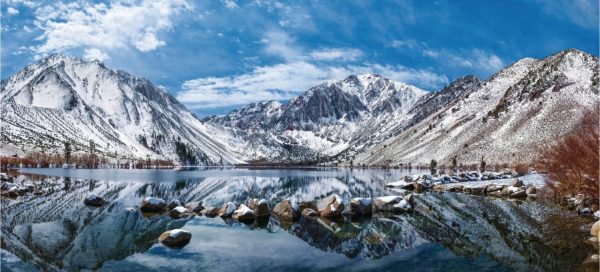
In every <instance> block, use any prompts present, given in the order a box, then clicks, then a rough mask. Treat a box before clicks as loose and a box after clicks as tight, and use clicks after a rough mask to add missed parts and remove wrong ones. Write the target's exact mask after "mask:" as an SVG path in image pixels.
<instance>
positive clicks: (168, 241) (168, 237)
mask: <svg viewBox="0 0 600 272" xmlns="http://www.w3.org/2000/svg"><path fill="white" fill-rule="evenodd" d="M191 239H192V233H191V232H189V231H187V230H183V229H173V230H169V231H166V232H164V233H163V234H161V235H160V236H159V237H158V241H159V242H161V243H162V244H163V245H165V246H168V247H174V248H181V247H184V246H186V245H187V244H188V243H189V242H190V240H191Z"/></svg>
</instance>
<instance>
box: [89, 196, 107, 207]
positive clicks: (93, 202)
mask: <svg viewBox="0 0 600 272" xmlns="http://www.w3.org/2000/svg"><path fill="white" fill-rule="evenodd" d="M104 203H106V201H104V199H103V198H101V197H99V196H97V195H96V194H93V193H92V194H89V195H87V196H86V197H85V199H83V204H85V205H88V206H95V207H99V206H102V205H104Z"/></svg>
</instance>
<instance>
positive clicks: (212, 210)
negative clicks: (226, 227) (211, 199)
mask: <svg viewBox="0 0 600 272" xmlns="http://www.w3.org/2000/svg"><path fill="white" fill-rule="evenodd" d="M220 210H221V209H220V208H218V207H213V206H206V208H204V209H202V215H204V216H206V217H217V216H218V215H219V211H220Z"/></svg>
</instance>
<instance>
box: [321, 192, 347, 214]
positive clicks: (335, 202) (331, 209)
mask: <svg viewBox="0 0 600 272" xmlns="http://www.w3.org/2000/svg"><path fill="white" fill-rule="evenodd" d="M317 206H319V214H320V215H321V216H322V217H338V216H342V213H343V212H344V203H342V198H341V197H340V196H338V195H331V196H328V197H326V198H325V199H323V200H321V201H320V205H317Z"/></svg>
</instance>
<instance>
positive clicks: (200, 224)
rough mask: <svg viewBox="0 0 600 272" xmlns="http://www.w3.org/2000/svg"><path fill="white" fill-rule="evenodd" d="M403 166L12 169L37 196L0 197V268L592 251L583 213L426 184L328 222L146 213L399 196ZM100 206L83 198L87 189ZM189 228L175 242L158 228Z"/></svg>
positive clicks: (348, 267) (379, 266)
mask: <svg viewBox="0 0 600 272" xmlns="http://www.w3.org/2000/svg"><path fill="white" fill-rule="evenodd" d="M407 174H419V172H414V171H413V172H410V173H409V172H404V171H402V170H376V169H369V170H348V169H331V168H326V169H321V168H307V169H277V170H274V169H271V170H269V169H231V168H228V169H189V170H187V171H173V170H113V169H111V170H102V169H98V170H84V169H22V170H21V171H20V172H19V173H18V174H17V175H20V177H19V181H18V182H20V183H24V184H28V183H33V184H34V185H35V186H36V187H37V188H38V189H41V190H43V191H44V194H43V195H33V194H28V195H25V196H21V197H19V198H17V199H11V198H3V199H2V210H1V216H2V251H1V254H2V255H1V257H2V270H3V271H36V270H50V271H53V270H68V271H79V270H86V269H91V270H99V271H258V270H263V271H284V270H285V271H334V270H335V271H398V270H402V271H439V270H444V271H524V270H529V271H570V270H576V269H579V268H581V267H580V264H581V263H582V261H583V260H584V259H586V257H588V256H589V255H590V254H592V253H593V252H594V248H593V247H591V246H590V245H588V244H585V243H584V242H583V241H584V240H586V239H587V238H588V234H587V232H588V231H589V225H590V223H591V219H586V218H581V217H578V216H577V215H576V214H573V213H572V212H568V211H564V210H561V209H560V208H558V207H557V206H555V205H553V204H552V203H548V202H545V201H540V200H537V201H531V200H529V201H516V200H507V199H497V198H489V197H483V196H469V195H464V194H456V193H434V192H427V193H423V194H421V195H418V196H417V198H416V202H417V207H416V210H415V212H414V213H408V214H400V215H394V216H389V215H388V216H383V215H374V216H373V217H371V218H360V219H356V218H353V219H350V218H346V219H344V220H337V221H335V222H334V221H330V220H326V219H305V218H300V219H299V220H298V221H296V222H294V223H293V224H282V223H280V222H278V220H277V219H276V218H274V217H271V218H270V219H269V220H268V221H265V222H255V223H253V224H251V225H246V224H242V223H237V222H234V221H231V220H229V219H227V220H223V219H221V218H218V217H217V218H206V217H200V216H195V217H193V218H191V219H179V220H174V219H171V218H170V217H168V215H164V216H160V215H159V216H153V217H145V216H144V215H142V214H141V213H140V212H139V211H138V210H137V209H133V210H128V209H127V208H128V207H136V205H139V203H140V202H141V200H142V199H143V198H144V197H146V196H154V197H160V198H163V199H165V200H167V202H168V201H170V200H173V199H178V200H180V201H182V202H190V201H202V202H203V203H204V204H205V206H206V205H207V204H208V205H212V206H220V205H222V204H223V203H225V202H227V201H233V202H235V203H246V202H247V201H248V200H250V199H252V198H265V199H267V200H268V201H269V203H270V205H271V207H273V206H274V205H275V204H276V203H278V202H279V201H280V200H282V199H284V198H288V197H291V198H296V199H297V200H311V201H312V200H316V199H320V198H324V197H326V196H328V195H330V194H333V193H336V194H338V195H340V196H342V197H343V198H344V199H345V202H346V203H348V201H349V200H350V199H351V198H352V197H358V196H361V197H377V196H385V195H394V194H400V193H401V192H399V191H395V190H394V189H390V188H386V187H385V184H386V183H388V182H392V181H396V180H398V179H399V178H400V177H402V176H404V175H407ZM91 192H93V193H95V194H97V195H100V196H103V197H104V198H105V199H107V200H109V201H110V203H109V204H107V205H104V206H103V207H100V208H90V207H86V206H84V205H83V198H84V197H85V196H86V195H87V194H88V193H91ZM173 228H183V229H186V230H188V231H190V232H192V241H191V242H190V244H188V245H187V246H186V247H184V248H182V249H170V248H166V247H164V246H163V245H161V244H160V243H157V238H158V236H159V235H160V234H161V233H162V232H164V231H166V230H169V229H173Z"/></svg>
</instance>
